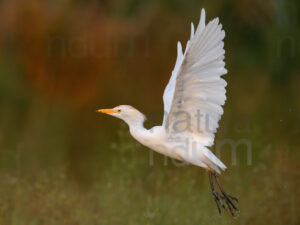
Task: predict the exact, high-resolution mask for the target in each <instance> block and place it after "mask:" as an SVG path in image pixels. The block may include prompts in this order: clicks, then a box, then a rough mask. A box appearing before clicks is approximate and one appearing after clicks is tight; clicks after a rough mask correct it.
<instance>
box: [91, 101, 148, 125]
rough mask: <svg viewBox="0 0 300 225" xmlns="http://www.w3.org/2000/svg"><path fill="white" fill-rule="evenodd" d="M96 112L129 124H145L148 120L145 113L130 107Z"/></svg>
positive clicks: (120, 106)
mask: <svg viewBox="0 0 300 225" xmlns="http://www.w3.org/2000/svg"><path fill="white" fill-rule="evenodd" d="M96 112H99V113H105V114H108V115H111V116H114V117H117V118H120V119H122V120H124V121H125V122H126V123H127V124H135V123H143V122H144V121H145V120H146V117H145V115H144V114H143V113H141V112H140V111H138V110H137V109H135V108H133V107H132V106H130V105H119V106H116V107H115V108H112V109H98V110H97V111H96Z"/></svg>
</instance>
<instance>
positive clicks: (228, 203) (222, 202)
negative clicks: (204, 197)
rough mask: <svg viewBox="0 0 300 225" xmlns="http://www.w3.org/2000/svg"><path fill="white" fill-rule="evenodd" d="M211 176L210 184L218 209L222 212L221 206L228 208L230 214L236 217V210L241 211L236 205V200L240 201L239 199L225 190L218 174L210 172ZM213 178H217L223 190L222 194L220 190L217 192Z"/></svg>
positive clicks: (220, 188)
mask: <svg viewBox="0 0 300 225" xmlns="http://www.w3.org/2000/svg"><path fill="white" fill-rule="evenodd" d="M209 178H210V184H211V189H212V194H213V197H214V199H215V202H216V205H217V207H218V211H219V213H220V214H221V207H222V208H223V209H226V208H228V210H229V212H230V214H231V215H232V216H233V217H235V212H237V213H238V212H239V209H238V208H237V207H236V205H235V204H234V201H235V202H236V203H238V199H237V198H236V197H234V196H232V195H229V194H227V193H226V192H225V190H224V188H223V186H222V184H221V182H220V180H219V179H218V176H217V175H216V174H215V173H210V174H209ZM213 178H215V180H216V181H217V184H218V187H219V190H220V191H221V193H222V194H220V193H219V192H217V191H216V190H215V186H214V180H213Z"/></svg>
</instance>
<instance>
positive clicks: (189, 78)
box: [163, 9, 227, 146]
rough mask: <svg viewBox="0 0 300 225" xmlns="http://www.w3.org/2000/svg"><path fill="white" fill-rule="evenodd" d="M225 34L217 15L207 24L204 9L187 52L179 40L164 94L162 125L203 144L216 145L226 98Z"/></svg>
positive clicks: (187, 46)
mask: <svg viewBox="0 0 300 225" xmlns="http://www.w3.org/2000/svg"><path fill="white" fill-rule="evenodd" d="M224 37H225V33H224V31H223V30H222V25H221V24H219V19H218V18H215V19H214V20H212V21H210V22H209V23H208V24H207V25H205V11H204V9H202V11H201V16H200V22H199V25H198V27H197V29H196V32H195V33H194V26H193V24H192V28H191V37H190V40H189V41H188V42H187V45H186V49H185V52H184V53H182V48H181V44H180V42H178V46H177V60H176V64H175V68H174V70H173V72H172V76H171V78H170V81H169V83H168V85H167V86H166V89H165V91H164V95H163V100H164V111H165V115H164V120H163V125H164V126H165V127H166V128H167V129H168V130H169V131H170V132H171V133H172V132H173V133H179V132H188V133H189V134H190V135H192V136H193V137H194V138H195V139H196V140H198V141H199V142H200V143H202V144H203V145H204V146H211V145H213V141H214V133H215V132H216V129H217V128H218V122H219V120H220V117H221V115H222V114H223V109H222V107H221V106H222V105H223V104H224V103H225V100H226V96H225V93H226V91H225V86H226V84H227V83H226V81H225V80H223V79H222V78H221V76H222V75H224V74H226V73H227V70H226V69H225V68H224V66H225V63H224V61H223V60H224V54H225V51H224V48H223V47H224V42H223V39H224Z"/></svg>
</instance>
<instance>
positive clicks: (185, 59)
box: [97, 9, 238, 216]
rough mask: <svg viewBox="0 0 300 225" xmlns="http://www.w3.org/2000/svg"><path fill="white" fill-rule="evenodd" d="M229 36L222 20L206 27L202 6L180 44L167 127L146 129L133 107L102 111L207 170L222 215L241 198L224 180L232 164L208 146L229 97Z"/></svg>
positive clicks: (167, 93) (167, 99)
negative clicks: (196, 21) (226, 40)
mask: <svg viewBox="0 0 300 225" xmlns="http://www.w3.org/2000/svg"><path fill="white" fill-rule="evenodd" d="M224 37H225V33H224V31H223V30H222V25H221V24H219V19H218V18H215V19H214V20H212V21H210V22H209V23H208V24H207V25H206V24H205V11H204V9H202V11H201V15H200V22H199V24H198V27H197V29H196V31H194V25H193V23H192V24H191V35H190V39H189V40H188V41H187V44H186V47H185V50H184V52H182V47H181V43H180V42H178V44H177V60H176V63H175V67H174V69H173V71H172V75H171V78H170V80H169V83H168V84H167V86H166V88H165V90H164V94H163V102H164V112H165V114H164V118H163V122H162V125H161V126H155V127H153V128H151V129H149V130H148V129H146V128H144V126H143V124H144V121H145V119H146V117H145V116H144V114H142V113H141V112H139V111H138V110H137V109H135V108H133V107H132V106H129V105H120V106H117V107H115V108H112V109H99V110H97V112H100V113H106V114H109V115H111V116H114V117H117V118H120V119H122V120H124V121H125V122H126V123H127V124H128V126H129V130H130V134H131V135H132V136H133V137H134V138H135V139H136V140H137V141H139V142H140V143H141V144H143V145H145V146H147V147H149V148H150V149H153V150H154V151H156V152H159V153H161V154H163V155H166V156H168V157H171V158H174V159H177V160H182V161H186V162H188V163H191V164H193V165H196V166H199V167H202V168H204V169H206V170H207V171H208V174H209V180H210V185H211V190H212V194H213V197H214V199H215V202H216V205H217V208H218V211H219V213H220V214H221V208H224V209H226V208H227V209H228V210H229V211H230V213H231V215H232V216H234V211H238V208H237V207H236V205H235V203H234V201H236V202H237V201H238V200H237V198H236V197H233V196H231V195H229V194H227V192H226V191H225V190H224V188H223V186H222V185H221V182H220V179H219V174H220V173H221V170H225V169H226V166H225V165H224V164H223V163H222V162H221V161H220V160H219V159H218V158H217V157H216V156H215V155H214V154H213V153H212V152H211V151H210V150H209V149H208V147H211V146H212V145H213V142H214V136H215V135H214V134H215V132H216V130H217V128H218V122H219V120H220V117H221V115H222V114H223V109H222V105H224V103H225V100H226V95H225V93H226V91H225V86H226V84H227V83H226V81H225V80H223V79H222V78H221V76H222V75H224V74H226V73H227V70H226V69H225V68H224V66H225V63H224V54H225V50H224V42H223V39H224ZM215 181H216V184H217V187H218V188H219V191H217V190H216V189H215Z"/></svg>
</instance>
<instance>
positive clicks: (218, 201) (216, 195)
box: [208, 172, 225, 215]
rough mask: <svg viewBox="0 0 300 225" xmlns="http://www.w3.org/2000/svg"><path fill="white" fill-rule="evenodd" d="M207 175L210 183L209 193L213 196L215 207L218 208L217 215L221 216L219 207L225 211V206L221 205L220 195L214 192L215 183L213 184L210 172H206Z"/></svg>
mask: <svg viewBox="0 0 300 225" xmlns="http://www.w3.org/2000/svg"><path fill="white" fill-rule="evenodd" d="M208 175H209V182H210V187H211V192H212V194H213V196H214V199H215V202H216V205H217V207H218V211H219V214H220V215H221V208H220V205H221V206H222V207H223V208H224V209H225V205H224V204H223V202H222V200H221V198H222V197H221V195H220V194H219V193H218V192H217V191H216V190H215V182H214V179H213V175H212V173H211V172H208Z"/></svg>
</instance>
